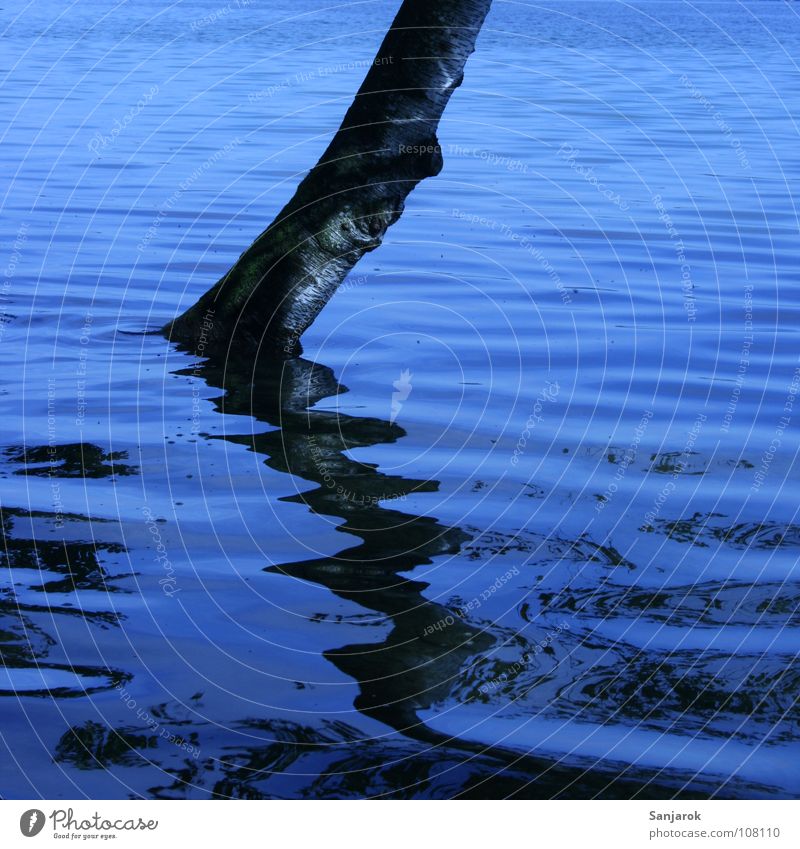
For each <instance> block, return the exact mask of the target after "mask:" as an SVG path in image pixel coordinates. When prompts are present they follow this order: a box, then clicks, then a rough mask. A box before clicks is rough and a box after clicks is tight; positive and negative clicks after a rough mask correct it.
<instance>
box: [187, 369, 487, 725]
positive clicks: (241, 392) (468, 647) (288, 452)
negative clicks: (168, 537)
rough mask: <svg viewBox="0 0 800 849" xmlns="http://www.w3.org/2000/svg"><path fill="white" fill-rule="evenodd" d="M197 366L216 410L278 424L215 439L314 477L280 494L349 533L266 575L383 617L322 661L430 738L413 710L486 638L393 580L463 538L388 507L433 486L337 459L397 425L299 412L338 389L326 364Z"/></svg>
mask: <svg viewBox="0 0 800 849" xmlns="http://www.w3.org/2000/svg"><path fill="white" fill-rule="evenodd" d="M201 369H202V377H203V379H204V380H207V381H208V382H209V383H210V384H211V385H213V386H220V387H222V386H224V388H225V389H226V390H227V391H226V394H225V395H224V396H223V397H222V398H220V399H219V400H218V402H217V403H218V405H219V409H220V411H221V412H225V413H232V414H237V413H238V414H245V415H249V416H255V417H256V418H258V419H260V420H262V421H266V422H268V423H269V424H271V425H274V426H277V427H278V428H279V430H273V431H270V432H268V433H260V434H249V435H246V436H241V437H238V436H226V437H225V439H227V440H230V441H232V442H239V443H242V444H246V445H249V446H251V447H252V448H253V450H254V451H257V452H258V453H260V454H264V455H266V457H267V458H268V459H267V464H268V465H269V466H271V467H272V468H274V469H278V470H279V471H282V472H287V473H288V474H290V475H292V476H294V477H299V478H302V479H304V480H307V481H311V482H312V483H315V484H317V486H316V487H314V488H312V489H309V490H307V491H305V492H300V493H298V494H296V495H291V496H288V497H286V498H285V499H284V500H285V501H289V502H297V503H301V504H305V505H307V506H308V507H309V508H310V509H311V510H312V511H313V512H315V513H318V514H320V515H323V516H335V517H339V518H341V519H343V522H342V524H341V525H339V526H338V530H339V531H341V532H342V533H344V534H348V535H349V537H347V538H350V537H356V538H357V539H358V540H359V541H358V542H357V543H356V544H352V545H347V546H343V548H342V550H341V551H339V552H338V553H336V554H333V555H331V556H329V557H328V556H326V557H315V558H312V559H309V560H304V561H300V562H297V563H283V564H280V565H275V566H270V567H268V571H271V572H278V573H280V574H284V575H290V576H292V577H295V578H300V579H302V580H305V581H313V582H314V583H317V584H321V585H323V586H325V587H328V588H329V589H330V590H331V591H332V592H334V593H336V595H338V596H340V597H341V598H346V599H348V600H349V601H353V602H355V603H356V604H359V605H362V606H363V607H365V608H367V609H368V610H373V611H376V612H378V613H380V614H383V615H384V616H385V617H386V618H387V620H390V621H391V623H392V630H391V632H390V633H389V634H388V636H387V637H386V639H385V640H384V642H381V643H375V642H365V643H363V644H359V645H352V646H345V647H343V648H336V649H332V650H330V651H328V652H326V653H325V656H326V657H327V658H328V659H329V660H330V661H331V662H332V663H334V664H335V665H336V666H337V667H338V668H339V669H341V670H342V671H343V672H345V673H346V674H348V675H350V676H352V677H353V678H355V679H356V680H357V681H358V682H359V685H360V687H361V694H360V696H359V697H358V699H357V701H356V707H357V708H358V709H359V710H362V711H363V712H364V713H367V714H369V715H371V716H373V717H375V718H378V719H381V720H382V721H384V722H386V723H387V724H389V725H392V726H394V727H395V728H398V729H401V730H403V731H405V732H406V733H410V734H412V735H413V736H417V737H426V738H430V736H431V734H429V733H428V732H427V731H426V730H425V728H424V727H423V726H421V725H420V723H419V720H418V719H417V717H416V711H417V710H419V709H420V708H425V707H429V706H430V705H431V704H432V703H434V702H435V701H437V700H439V699H444V698H446V697H447V696H448V695H449V693H450V690H451V688H452V686H453V683H454V681H455V679H456V677H457V675H458V673H459V671H460V670H461V669H462V667H463V666H464V664H465V663H466V662H467V661H468V659H469V658H470V657H472V656H474V655H476V654H478V653H479V652H481V651H486V650H488V648H489V647H490V646H491V644H492V642H493V640H492V638H490V637H489V636H488V635H486V634H483V633H481V631H480V630H479V629H478V628H475V627H474V626H473V625H470V624H469V623H467V622H466V621H464V620H462V619H460V618H459V617H458V616H456V615H454V614H453V611H452V610H451V609H450V608H448V607H445V606H444V605H441V604H437V603H435V602H431V601H429V600H428V599H427V598H425V595H424V591H425V590H426V589H427V587H428V585H427V584H426V583H423V582H421V581H416V580H412V579H409V578H406V577H403V573H404V572H408V571H411V570H413V569H414V568H415V567H417V566H420V565H424V564H430V563H431V562H432V558H434V557H437V556H442V555H447V554H450V555H454V554H456V553H458V551H459V550H460V548H461V545H462V544H463V543H464V542H466V541H467V540H468V539H469V537H468V536H467V534H466V533H464V531H462V530H461V529H460V528H456V527H448V526H447V525H443V524H441V523H440V522H439V521H437V520H436V519H435V518H432V517H428V516H415V515H413V514H409V513H405V512H402V510H400V509H396V508H397V507H398V506H400V505H401V504H402V503H403V502H402V501H401V500H399V499H402V498H403V497H405V496H407V495H412V494H413V493H415V492H435V491H436V490H437V489H438V486H439V483H438V481H433V480H427V481H426V480H411V479H408V478H403V477H401V476H399V475H385V474H383V473H382V472H380V471H379V470H378V469H377V468H375V467H374V466H372V465H370V464H365V463H360V462H358V461H357V460H354V459H352V458H351V457H349V456H348V455H347V453H346V452H348V451H350V450H351V449H353V448H361V447H366V446H369V445H378V444H381V443H391V442H395V441H396V440H397V439H399V438H401V437H403V436H404V435H405V432H404V431H403V429H402V428H401V427H399V426H398V425H396V424H391V423H390V422H388V421H384V420H381V419H377V418H368V417H357V416H349V415H346V414H343V413H338V412H331V411H326V410H315V409H309V408H311V407H313V406H314V405H315V404H317V403H318V402H319V401H321V400H322V399H323V398H326V397H330V396H335V395H338V394H339V393H341V392H343V391H346V390H345V389H344V388H343V387H342V386H341V385H340V384H339V383H338V382H337V381H336V378H335V377H334V374H333V372H332V371H331V370H330V369H329V368H328V367H327V366H322V365H319V364H317V363H312V362H309V361H308V360H304V359H299V358H297V359H293V360H289V361H285V362H280V363H270V362H267V363H264V364H262V365H260V366H259V367H258V368H257V369H256V370H255V372H254V373H252V374H247V375H246V376H241V375H237V373H236V372H234V371H233V370H232V369H231V368H230V363H229V364H228V367H227V368H224V367H221V366H219V365H215V364H214V362H213V360H212V361H209V362H207V363H205V364H204V365H203V366H202V367H201ZM347 538H346V539H347ZM445 622H446V624H444V623H445Z"/></svg>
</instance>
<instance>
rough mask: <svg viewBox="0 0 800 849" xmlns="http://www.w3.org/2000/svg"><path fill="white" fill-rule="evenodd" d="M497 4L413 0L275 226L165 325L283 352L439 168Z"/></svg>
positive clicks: (191, 341) (205, 342)
mask: <svg viewBox="0 0 800 849" xmlns="http://www.w3.org/2000/svg"><path fill="white" fill-rule="evenodd" d="M490 5H491V0H405V2H403V4H402V6H401V8H400V11H399V12H398V13H397V16H396V18H395V20H394V22H393V24H392V27H391V29H390V30H389V32H388V33H387V34H386V37H385V38H384V40H383V43H382V45H381V48H380V50H379V51H378V55H377V56H376V58H375V60H374V62H373V64H372V66H371V68H370V70H369V72H368V74H367V76H366V78H365V80H364V82H363V84H362V86H361V88H360V89H359V91H358V93H357V95H356V97H355V100H354V101H353V103H352V105H351V106H350V108H349V109H348V111H347V114H346V115H345V117H344V121H343V122H342V125H341V127H340V128H339V130H338V132H337V133H336V135H335V136H334V138H333V140H332V141H331V143H330V145H329V146H328V148H327V150H326V151H325V153H324V154H323V155H322V158H321V159H320V161H319V162H318V163H317V165H316V166H315V167H314V168H313V169H312V170H311V171H310V172H309V173H308V174H307V175H306V177H305V178H304V179H303V181H302V182H301V183H300V185H299V186H298V188H297V191H296V193H295V195H294V197H293V198H292V199H291V200H290V201H289V203H288V204H287V205H286V206H285V207H284V208H283V210H282V211H281V212H280V213H279V214H278V216H277V218H276V219H275V220H274V221H273V222H272V224H270V226H269V227H268V228H267V229H266V230H265V231H264V232H263V233H262V234H261V235H260V236H259V237H258V238H257V239H256V240H255V242H253V244H252V245H251V246H250V247H249V248H248V249H247V250H246V251H245V252H244V253H243V254H242V255H241V257H240V258H239V260H238V261H237V262H236V264H235V265H234V266H233V267H232V268H231V270H230V271H229V272H228V273H227V274H226V275H225V277H223V278H222V279H221V280H220V281H219V282H218V283H217V284H216V285H215V286H213V287H212V288H211V289H210V290H209V291H208V292H206V294H205V295H203V296H202V297H201V298H200V300H199V301H198V302H197V303H196V304H195V305H194V306H193V307H191V308H190V309H189V310H188V311H187V312H185V313H183V315H181V316H179V317H178V318H176V319H175V320H174V321H173V322H171V323H170V324H168V325H167V326H166V327H165V328H164V332H165V333H167V334H168V335H169V336H170V338H171V339H173V340H175V341H178V342H181V343H182V344H184V345H186V346H187V347H189V348H192V349H194V350H197V352H198V353H211V352H212V351H217V352H220V353H225V352H227V351H230V352H236V353H238V354H242V353H245V354H247V355H252V354H254V353H255V352H256V351H258V350H259V349H264V348H266V349H268V350H269V352H270V353H272V354H274V355H276V356H278V357H283V358H288V357H292V356H295V355H296V354H298V353H299V351H300V337H301V335H302V334H303V333H304V332H305V330H307V329H308V327H309V326H310V325H311V323H312V322H313V321H314V319H315V318H316V317H317V315H318V314H319V312H320V310H321V309H322V308H323V307H324V306H325V304H326V303H327V302H328V300H330V298H331V297H332V296H333V294H334V292H335V291H336V288H337V287H338V285H339V284H340V283H341V282H342V280H343V279H344V278H345V276H346V275H347V274H348V272H349V271H350V270H351V269H352V268H353V266H354V265H355V264H356V263H357V262H358V260H359V259H361V257H362V256H363V255H364V254H365V253H367V252H368V251H371V250H374V249H375V248H377V247H378V245H380V244H381V242H382V240H383V237H384V234H385V233H386V230H387V229H388V227H389V226H390V225H391V224H393V223H394V222H395V221H397V219H398V218H399V217H400V215H401V214H402V212H403V207H404V202H405V199H406V196H407V195H408V194H409V192H411V190H412V189H413V188H414V187H415V186H416V185H417V183H419V182H420V181H421V180H423V179H425V178H426V177H431V176H435V175H436V174H438V173H439V171H440V170H441V167H442V155H441V149H440V146H439V143H438V140H437V137H436V128H437V126H438V124H439V120H440V118H441V117H442V113H443V112H444V109H445V107H446V105H447V103H448V101H449V99H450V96H451V95H452V93H453V91H455V89H456V88H458V86H459V85H460V84H461V81H462V79H463V72H464V65H465V63H466V61H467V59H468V57H469V55H470V54H471V53H472V52H473V50H474V48H475V40H476V38H477V35H478V32H479V31H480V28H481V26H482V25H483V21H484V19H485V17H486V14H487V12H488V11H489V7H490Z"/></svg>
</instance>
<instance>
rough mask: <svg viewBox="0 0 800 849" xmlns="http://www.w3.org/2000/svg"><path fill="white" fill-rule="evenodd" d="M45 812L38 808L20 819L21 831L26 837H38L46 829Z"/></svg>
mask: <svg viewBox="0 0 800 849" xmlns="http://www.w3.org/2000/svg"><path fill="white" fill-rule="evenodd" d="M44 823H45V817H44V812H43V811H40V810H39V809H38V808H31V809H30V810H29V811H25V813H24V814H23V815H22V816H21V817H20V818H19V830H20V831H21V832H22V833H23V834H24V835H25V837H36V835H37V834H38V833H39V832H40V831H41V830H42V829H43V828H44Z"/></svg>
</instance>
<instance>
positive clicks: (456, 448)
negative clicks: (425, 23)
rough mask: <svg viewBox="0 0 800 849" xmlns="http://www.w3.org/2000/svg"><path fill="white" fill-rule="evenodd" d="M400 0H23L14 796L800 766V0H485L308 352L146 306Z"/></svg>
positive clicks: (725, 782) (668, 780)
mask: <svg viewBox="0 0 800 849" xmlns="http://www.w3.org/2000/svg"><path fill="white" fill-rule="evenodd" d="M396 5H397V4H396V3H389V2H357V3H351V4H348V5H346V6H338V5H335V4H330V5H325V4H323V3H322V2H319V3H312V2H309V0H300V2H298V0H294V2H291V3H289V2H285V0H280V2H272V3H262V2H260V1H259V2H252V3H250V4H246V3H244V2H241V3H236V2H232V3H230V4H227V6H226V5H225V4H222V3H219V2H216V0H202V2H196V3H192V4H187V3H180V4H175V5H171V6H168V7H167V6H163V5H162V4H156V3H152V2H143V3H137V4H120V5H116V4H112V3H106V2H92V3H89V2H80V3H76V4H74V5H69V6H67V5H63V4H56V3H52V2H43V3H39V4H36V5H30V6H28V5H25V4H22V3H17V2H12V3H10V4H9V3H7V4H6V5H5V8H4V9H3V11H2V26H3V28H4V29H5V35H4V37H3V41H4V61H3V68H2V72H3V78H4V82H3V84H2V88H0V99H2V111H0V115H2V118H0V121H1V122H2V152H1V153H0V160H1V161H2V169H3V174H4V176H5V179H4V181H3V192H4V195H3V205H2V219H1V221H2V239H3V252H2V260H0V265H2V267H3V271H4V274H3V278H2V283H0V287H1V288H0V296H1V300H0V309H2V312H3V313H4V318H3V322H2V324H0V351H2V354H3V359H4V362H5V364H6V369H5V371H4V374H3V387H2V394H0V404H2V409H1V411H0V413H1V416H2V418H1V419H0V420H1V421H2V440H1V444H2V449H1V450H0V505H2V524H3V532H4V550H3V555H4V557H3V570H2V575H3V584H2V589H1V590H0V658H2V666H0V716H1V717H2V722H0V733H1V734H2V746H3V749H2V751H3V755H2V759H1V760H0V794H1V795H3V796H5V797H32V796H37V795H42V796H46V797H59V796H61V797H69V798H75V797H81V796H84V795H86V796H90V797H95V798H107V797H127V796H144V797H206V796H209V795H213V796H217V797H248V798H261V797H321V796H329V797H360V796H382V795H384V796H386V795H388V796H398V797H403V796H404V797H452V796H477V797H485V796H491V797H495V796H508V795H518V796H534V797H552V796H573V797H587V796H616V797H631V796H645V797H660V796H675V795H683V796H686V797H691V796H708V795H719V796H726V797H744V796H746V797H750V796H769V797H775V796H794V795H797V793H798V792H800V767H798V765H797V758H796V757H794V753H793V743H794V738H796V736H797V731H798V719H799V718H800V717H799V711H798V704H797V693H798V683H799V679H800V667H799V666H798V647H800V642H799V641H798V627H799V626H800V622H798V601H799V600H800V574H798V571H797V567H796V562H797V554H798V550H799V548H800V519H798V517H797V510H798V507H797V501H796V498H795V497H794V496H793V494H792V493H793V492H794V486H795V485H796V472H797V468H796V458H797V452H798V448H800V441H798V438H797V427H798V421H799V420H800V401H797V399H796V396H797V395H798V391H799V390H800V372H798V366H799V365H800V359H799V355H798V347H797V338H798V337H797V330H796V324H797V321H796V318H797V315H798V312H799V311H800V288H799V287H798V279H799V275H798V263H797V260H798V248H797V245H798V242H797V237H798V211H797V206H796V196H795V195H796V186H797V185H798V183H797V180H798V176H800V173H799V172H800V154H798V151H799V150H800V146H798V144H797V141H798V138H797V136H798V128H797V124H796V120H795V116H796V113H797V108H796V107H797V103H798V98H799V97H800V75H799V74H798V68H797V65H796V62H795V59H796V57H797V56H798V48H800V22H799V21H798V13H797V9H796V7H795V6H794V5H793V4H790V3H783V2H766V1H765V2H747V3H729V2H698V3H675V2H658V0H653V2H639V3H615V2H604V0H597V2H573V0H564V2H559V3H553V4H535V3H531V4H519V3H510V2H509V3H504V2H499V0H498V2H496V3H495V8H494V9H493V10H492V12H491V15H490V17H489V19H488V20H487V25H486V28H485V30H484V32H483V33H482V35H481V38H480V41H479V47H478V51H477V52H476V54H475V55H474V56H473V58H472V59H471V60H470V63H469V66H468V72H467V77H466V81H465V83H464V85H463V87H462V88H461V89H460V90H459V91H458V92H457V93H456V95H455V96H454V98H453V101H452V103H451V105H450V108H449V109H448V111H447V113H446V115H445V118H444V120H443V122H442V126H441V128H440V137H441V141H442V145H443V150H444V153H445V160H446V165H445V169H444V171H443V172H442V174H441V175H440V176H439V177H438V178H436V179H434V180H429V181H427V182H426V183H425V184H423V185H421V186H420V187H419V188H418V189H417V190H416V191H415V192H414V193H413V195H412V196H411V197H410V198H409V203H408V206H407V211H406V214H405V216H404V217H403V219H402V220H401V221H400V222H399V223H398V224H397V225H396V226H395V227H394V228H393V229H392V230H391V231H390V233H389V236H388V238H387V240H386V242H385V244H384V245H383V247H382V248H381V249H380V250H378V251H377V252H376V253H373V254H371V255H369V256H368V257H366V258H365V260H364V261H363V262H362V263H361V264H360V266H359V267H358V268H357V269H356V270H355V271H354V273H353V274H352V275H351V277H350V278H349V280H348V281H347V282H346V283H345V284H344V286H343V287H342V289H341V290H340V292H339V293H338V294H337V296H336V297H335V298H334V300H333V301H332V303H331V304H329V306H328V307H327V308H326V309H325V311H324V312H323V315H322V316H321V318H320V320H319V321H318V322H317V324H316V325H315V326H314V327H313V328H312V330H311V331H310V332H309V333H308V334H307V336H306V338H305V340H304V343H305V354H304V359H302V360H299V361H295V362H293V363H290V364H287V365H286V366H284V367H280V366H274V365H270V364H269V363H256V364H253V363H240V362H231V363H227V364H224V363H212V362H203V361H202V359H198V358H197V357H195V356H193V354H192V353H191V352H181V351H177V350H175V349H174V347H172V346H170V345H168V343H167V342H166V341H165V340H164V339H163V338H162V337H160V336H159V335H143V334H142V331H144V330H147V329H152V328H155V327H158V326H160V325H162V324H163V323H165V322H166V321H167V320H168V319H169V318H170V317H172V316H173V315H175V314H176V312H177V311H179V310H181V309H183V308H185V307H186V306H188V305H189V304H191V303H192V302H193V301H194V300H195V298H196V297H197V296H198V295H199V294H200V293H201V292H203V291H204V290H205V289H206V288H207V287H208V286H209V285H210V284H211V283H212V282H214V280H215V279H216V278H217V277H218V276H219V275H220V274H221V273H222V272H223V271H224V270H225V269H226V268H227V267H228V266H229V265H230V264H231V262H232V261H233V260H234V259H235V258H236V256H237V255H238V253H239V252H240V251H241V250H242V249H243V248H244V247H245V246H246V245H247V244H248V243H249V242H250V241H251V240H252V239H253V238H254V237H255V236H256V235H257V234H258V233H259V232H260V230H261V229H262V228H263V227H264V226H265V225H266V223H268V222H269V220H271V218H272V217H273V216H274V214H275V213H276V212H277V211H278V209H279V208H280V206H281V205H282V204H283V203H284V202H285V201H286V200H287V199H288V198H289V197H290V195H291V193H292V191H293V186H294V185H295V184H296V183H297V181H298V179H299V177H300V176H301V175H302V173H303V172H304V171H305V170H306V169H307V168H308V167H309V166H310V165H311V164H313V163H314V162H315V161H316V158H317V156H318V155H319V154H320V153H321V151H322V150H323V149H324V146H325V144H326V142H327V139H328V138H329V136H330V133H332V132H333V131H334V130H335V128H336V126H337V125H338V122H339V120H340V119H341V116H342V114H343V112H344V110H345V108H346V106H347V104H348V103H349V101H350V99H351V97H352V94H353V92H354V91H355V90H356V88H357V86H358V84H359V82H360V79H361V77H362V76H363V73H364V67H365V64H366V63H367V62H369V60H370V59H371V57H372V56H373V55H374V52H375V49H376V45H377V43H378V42H379V40H380V37H381V34H382V32H383V31H384V30H385V29H386V27H387V26H388V23H389V22H390V20H391V17H392V14H393V11H394V9H395V7H396ZM6 27H7V29H6ZM309 410H310V412H309Z"/></svg>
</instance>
